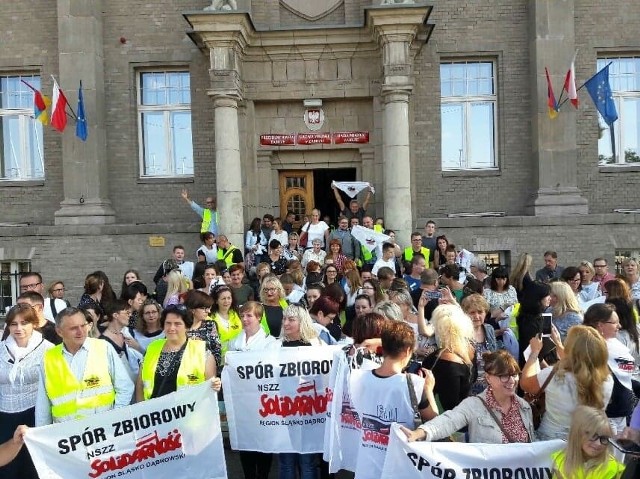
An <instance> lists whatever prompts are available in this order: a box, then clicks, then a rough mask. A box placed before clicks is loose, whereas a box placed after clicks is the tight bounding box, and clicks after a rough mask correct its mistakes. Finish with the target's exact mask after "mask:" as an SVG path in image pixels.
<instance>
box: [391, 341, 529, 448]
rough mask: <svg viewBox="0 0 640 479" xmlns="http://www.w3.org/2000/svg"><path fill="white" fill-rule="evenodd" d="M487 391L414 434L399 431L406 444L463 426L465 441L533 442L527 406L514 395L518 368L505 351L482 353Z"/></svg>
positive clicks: (437, 438) (431, 437)
mask: <svg viewBox="0 0 640 479" xmlns="http://www.w3.org/2000/svg"><path fill="white" fill-rule="evenodd" d="M483 363H484V373H485V378H486V381H487V389H485V390H484V391H483V392H482V393H480V394H479V395H478V396H473V397H468V398H466V399H464V400H463V401H462V402H461V403H460V404H459V405H458V406H456V407H455V408H454V409H452V410H450V411H445V412H443V413H442V414H440V415H439V416H438V417H436V418H434V419H432V420H431V421H428V422H426V423H424V424H423V425H422V426H420V427H419V428H418V429H416V430H415V431H410V430H409V429H407V428H403V431H404V433H405V434H406V435H407V438H408V439H409V441H416V440H427V441H437V440H439V439H444V438H446V437H448V436H450V435H451V434H453V433H454V432H456V431H458V430H460V429H462V428H463V427H468V428H469V442H472V443H473V442H481V443H488V444H508V443H513V442H533V441H534V440H535V433H534V429H533V416H532V413H531V406H529V403H527V402H526V401H525V400H524V399H521V398H519V397H518V396H517V395H516V392H517V389H518V378H519V374H520V367H519V366H518V362H517V361H516V360H515V359H514V358H513V356H511V355H510V354H509V353H508V352H507V351H505V350H500V351H495V352H485V353H484V354H483Z"/></svg>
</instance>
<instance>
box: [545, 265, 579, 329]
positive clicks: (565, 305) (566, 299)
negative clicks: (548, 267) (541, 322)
mask: <svg viewBox="0 0 640 479" xmlns="http://www.w3.org/2000/svg"><path fill="white" fill-rule="evenodd" d="M567 269H568V268H567ZM549 286H550V288H551V291H550V293H551V294H550V298H549V306H550V307H551V308H550V312H551V314H552V315H553V316H552V321H553V325H554V326H555V327H556V328H558V332H559V333H560V337H561V338H562V340H563V341H564V340H565V339H566V337H567V332H568V331H569V329H570V328H571V327H573V326H575V325H577V324H582V313H581V312H580V306H579V305H578V298H577V297H576V295H575V293H574V291H573V290H572V289H571V287H570V286H569V285H568V284H567V283H565V282H563V281H554V282H552V283H551V284H550V285H549Z"/></svg>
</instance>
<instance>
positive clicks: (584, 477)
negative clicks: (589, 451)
mask: <svg viewBox="0 0 640 479" xmlns="http://www.w3.org/2000/svg"><path fill="white" fill-rule="evenodd" d="M565 455H566V452H565V451H564V450H562V451H557V452H554V453H553V454H551V458H552V459H553V465H554V468H553V478H554V479H618V478H619V477H620V476H622V473H623V472H624V465H623V464H620V463H619V462H618V461H617V460H616V459H615V457H613V456H611V455H608V456H607V459H606V462H604V463H602V464H600V465H599V466H598V467H596V468H595V469H591V470H590V471H589V472H587V473H585V471H584V470H583V469H582V468H580V469H579V470H577V471H574V472H573V474H572V475H571V477H566V476H565V475H564V473H563V472H562V470H563V468H564V462H565Z"/></svg>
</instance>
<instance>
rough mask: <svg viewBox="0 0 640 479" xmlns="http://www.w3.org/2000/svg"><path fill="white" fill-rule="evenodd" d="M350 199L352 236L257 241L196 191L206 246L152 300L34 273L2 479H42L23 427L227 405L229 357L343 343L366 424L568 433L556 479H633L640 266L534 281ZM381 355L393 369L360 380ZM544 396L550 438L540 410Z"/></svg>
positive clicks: (475, 435) (519, 434)
mask: <svg viewBox="0 0 640 479" xmlns="http://www.w3.org/2000/svg"><path fill="white" fill-rule="evenodd" d="M334 191H335V196H336V199H338V198H339V199H340V200H339V201H338V203H339V207H340V210H341V215H340V216H339V218H338V219H337V222H336V224H337V227H336V228H335V229H334V228H332V227H330V222H329V221H326V220H323V219H321V212H320V211H318V210H317V209H314V210H312V212H311V214H310V216H309V218H308V220H307V221H304V222H303V223H302V224H301V225H299V227H298V228H296V227H295V226H294V224H295V217H294V215H293V214H292V213H289V214H287V215H286V216H285V218H284V219H281V218H274V217H273V216H271V215H268V214H267V215H264V217H263V218H262V219H260V218H255V219H254V220H253V221H252V222H251V224H250V227H249V229H248V231H247V233H246V235H245V244H244V245H241V246H236V245H232V244H231V243H230V242H229V239H228V238H227V237H226V236H225V235H223V234H220V233H219V231H218V229H219V225H218V219H219V217H218V213H217V211H216V209H215V199H214V198H207V201H206V207H204V208H203V207H201V206H199V205H198V204H196V203H195V202H193V201H192V200H191V199H190V198H189V195H188V192H186V191H183V194H182V197H183V198H184V200H185V201H186V202H188V203H189V205H190V206H191V208H192V209H193V211H194V212H196V213H197V214H198V215H200V216H201V218H202V225H201V239H202V243H203V244H202V246H201V247H200V248H198V250H197V251H196V252H194V254H193V255H192V258H193V260H194V261H190V256H191V255H189V254H187V252H186V251H185V248H183V247H182V246H179V245H177V246H175V247H174V248H173V255H172V257H171V258H169V259H167V260H165V261H163V262H162V264H161V265H160V266H159V268H158V271H157V273H156V274H155V277H154V278H153V282H154V287H153V292H151V288H150V287H149V286H148V285H145V284H144V283H143V282H142V280H141V276H140V274H139V273H138V272H137V271H136V270H135V269H129V270H127V271H126V272H125V273H124V275H123V279H122V284H121V286H120V291H119V294H117V293H116V291H115V290H114V287H113V286H112V283H111V281H110V279H109V278H108V277H107V275H106V274H105V273H103V272H101V271H95V272H93V273H91V274H89V275H87V277H86V279H85V284H84V293H83V295H82V297H81V298H80V301H79V303H78V305H77V307H72V306H70V305H69V303H68V302H66V300H65V299H64V283H63V282H62V281H58V280H56V281H54V282H53V283H52V284H51V286H50V287H49V289H48V294H47V292H45V287H44V282H43V278H42V276H41V275H40V274H38V273H24V274H22V275H21V277H20V296H19V297H18V301H17V304H16V305H15V306H13V307H12V308H11V309H10V310H9V311H8V313H7V316H6V326H5V331H4V336H3V344H2V347H1V348H0V443H4V444H2V446H0V463H5V464H6V465H4V466H3V467H2V468H0V476H1V477H7V478H12V477H16V478H18V477H19V478H26V479H28V478H32V477H33V478H36V477H38V476H37V473H36V471H35V469H34V467H33V464H32V463H31V460H30V457H29V454H28V452H27V451H26V449H25V448H22V449H21V448H20V445H21V443H22V440H23V439H22V438H23V436H24V434H25V430H26V429H25V428H24V427H23V426H22V425H26V426H41V425H46V424H51V423H56V422H62V421H67V420H71V419H75V418H79V417H83V416H86V415H88V414H93V413H98V412H100V411H104V410H109V409H112V408H117V407H121V406H126V405H128V404H131V403H132V402H138V401H145V400H149V399H152V398H156V397H160V396H163V395H166V394H169V393H171V392H173V391H176V390H177V389H178V388H182V387H185V386H188V385H191V384H199V383H202V382H204V381H210V382H211V386H212V388H213V389H214V390H216V391H218V392H219V394H220V398H222V397H223V396H222V393H221V392H220V391H221V389H222V387H223V385H222V384H221V381H220V379H219V377H220V371H221V370H222V368H224V361H225V353H226V352H227V351H248V350H262V349H267V348H278V347H321V346H323V345H334V344H338V345H341V346H342V351H343V353H344V354H345V355H346V356H347V357H348V358H349V361H350V364H351V374H352V376H353V378H352V379H353V382H352V385H353V388H354V390H353V391H352V397H353V401H354V404H353V406H354V408H355V410H356V411H358V412H359V413H360V414H365V415H366V413H367V411H368V410H369V408H371V407H374V406H373V405H372V404H373V403H371V401H367V400H364V399H363V398H366V397H374V396H375V397H376V398H378V401H377V403H378V405H379V403H380V401H381V400H382V401H386V403H385V404H386V405H387V406H388V407H389V408H396V409H397V410H398V411H399V414H398V422H400V423H401V425H402V426H403V431H404V432H405V434H406V435H407V438H408V439H409V440H410V441H413V440H428V441H437V440H464V441H467V442H472V443H473V442H484V443H496V444H500V443H515V442H517V443H527V442H532V441H536V440H545V439H555V438H560V439H564V440H566V441H567V444H566V447H565V448H564V449H563V450H562V451H559V452H558V453H557V454H554V457H553V464H554V467H555V470H556V472H557V477H562V478H572V477H585V478H609V477H611V478H618V477H621V475H622V474H627V476H626V477H634V476H631V475H628V474H630V473H629V472H628V471H630V470H632V468H634V467H637V464H636V463H634V462H633V461H631V462H629V461H630V458H629V457H627V458H625V457H624V456H623V455H622V454H621V453H620V452H619V451H616V453H615V454H614V451H613V450H612V447H611V445H610V442H609V441H610V440H614V439H615V438H622V439H627V440H632V441H635V442H636V443H640V409H639V408H638V407H636V403H637V397H638V390H639V388H638V387H637V385H638V383H637V382H636V375H637V374H636V373H637V371H638V361H639V360H640V342H639V336H640V334H639V328H638V310H639V306H640V302H639V300H640V276H639V274H638V262H637V261H636V260H635V259H633V258H629V259H627V260H625V261H624V262H623V264H622V268H623V272H622V273H621V274H618V275H616V274H613V273H611V272H609V271H608V263H607V261H606V259H604V258H596V259H595V260H594V261H593V262H590V261H586V260H585V261H581V262H580V263H579V264H578V265H577V266H568V267H566V268H563V267H561V266H559V264H558V255H557V254H556V253H555V252H554V251H548V252H546V253H545V254H544V263H545V265H544V267H543V268H541V269H540V270H538V271H536V272H533V271H532V263H533V258H532V257H531V256H530V255H528V254H523V255H521V256H520V257H519V258H518V260H517V262H516V264H515V265H513V267H511V268H510V270H509V269H507V268H506V267H503V266H501V267H496V268H494V269H493V270H491V271H488V270H487V265H486V264H485V263H484V261H482V260H481V259H480V258H476V257H474V256H473V254H471V253H470V252H469V251H467V250H461V249H459V248H457V247H456V246H455V245H454V244H453V243H452V242H451V241H450V240H449V239H448V238H446V237H445V236H444V235H440V236H437V234H436V224H435V223H434V222H433V221H429V222H428V223H427V224H426V225H425V228H424V231H423V232H419V231H416V232H413V233H412V234H411V237H410V238H407V239H408V240H409V241H410V246H408V247H407V248H401V247H400V246H399V245H398V243H397V242H396V238H395V232H393V231H391V230H388V229H385V228H384V221H383V220H382V218H377V219H374V218H373V217H371V216H369V215H368V214H367V212H366V205H367V204H368V200H369V198H370V191H367V200H366V201H365V203H364V204H363V205H360V203H359V202H358V201H357V200H356V199H353V200H352V201H351V202H350V203H349V204H348V205H345V203H344V202H343V201H342V197H341V195H340V194H339V192H338V191H337V189H334ZM361 229H365V230H368V231H373V232H375V233H378V235H377V236H375V237H376V238H378V240H377V241H376V244H375V245H374V246H373V247H372V246H371V245H370V244H368V243H366V242H362V241H360V240H359V239H358V237H361V236H360V233H359V232H360V231H361ZM547 318H550V320H547ZM365 359H366V360H367V361H369V362H373V363H374V364H375V365H376V368H375V369H373V370H371V371H369V370H363V369H361V365H362V364H363V361H365ZM407 374H408V375H407ZM87 378H91V380H92V387H91V389H87V388H86V386H85V383H86V381H85V380H86V379H87ZM96 382H97V383H96ZM407 384H409V387H407ZM358 388H360V389H361V390H366V391H368V394H366V395H365V394H358ZM542 392H543V393H544V394H545V396H546V410H545V411H544V414H543V415H542V417H541V421H540V423H539V424H538V423H537V421H534V415H533V411H532V407H531V406H530V403H529V402H528V401H527V400H526V398H527V397H529V398H530V397H535V396H537V395H540V394H541V393H542ZM70 393H73V394H70ZM381 398H382V399H381ZM376 407H377V406H376ZM634 408H635V410H634ZM421 422H423V423H422V424H420V423H421ZM418 424H420V425H419V427H418ZM26 433H27V434H28V431H27V432H26ZM371 454H372V453H371V452H367V453H363V455H362V458H361V457H360V456H359V457H358V461H357V465H356V467H355V468H354V469H355V471H354V472H355V477H356V478H358V479H365V478H371V479H374V478H376V477H379V472H380V469H381V463H380V457H379V456H375V455H374V456H371ZM240 458H241V462H242V467H243V470H244V474H245V477H246V478H247V479H252V478H267V477H268V475H269V471H270V470H271V467H272V462H273V459H274V458H273V455H271V454H265V453H261V452H252V451H242V452H241V454H240ZM625 461H626V462H628V463H629V466H628V467H627V472H624V471H625ZM277 462H278V465H279V466H278V468H279V477H280V479H295V478H296V477H300V478H301V479H317V478H320V477H328V472H327V469H326V463H323V462H322V460H321V458H320V457H319V455H317V454H292V453H282V454H277ZM376 474H377V475H376Z"/></svg>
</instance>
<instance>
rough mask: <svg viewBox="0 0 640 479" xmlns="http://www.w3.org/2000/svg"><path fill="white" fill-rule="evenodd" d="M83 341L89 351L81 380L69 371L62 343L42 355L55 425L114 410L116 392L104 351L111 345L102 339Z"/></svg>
mask: <svg viewBox="0 0 640 479" xmlns="http://www.w3.org/2000/svg"><path fill="white" fill-rule="evenodd" d="M86 341H87V342H85V345H87V346H88V349H89V351H88V354H87V362H86V365H85V367H84V373H83V376H82V381H78V380H77V379H76V377H75V376H74V374H73V372H72V371H71V368H70V367H69V364H68V363H67V361H66V359H65V358H64V355H63V352H62V348H63V345H62V344H58V345H57V346H55V347H53V348H51V349H49V350H48V351H47V352H46V353H44V359H43V361H44V387H45V389H46V391H47V396H48V397H49V401H50V402H51V417H52V418H53V422H54V423H55V422H64V421H70V420H72V419H79V418H83V417H86V416H88V415H90V414H95V413H97V412H102V411H108V410H110V409H113V403H114V402H115V399H116V391H115V389H114V388H113V381H112V380H111V374H109V362H108V360H107V357H108V356H107V355H108V353H109V352H108V350H107V348H110V347H111V346H110V345H109V344H108V343H107V342H106V341H103V340H101V339H93V338H87V340H86Z"/></svg>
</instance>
